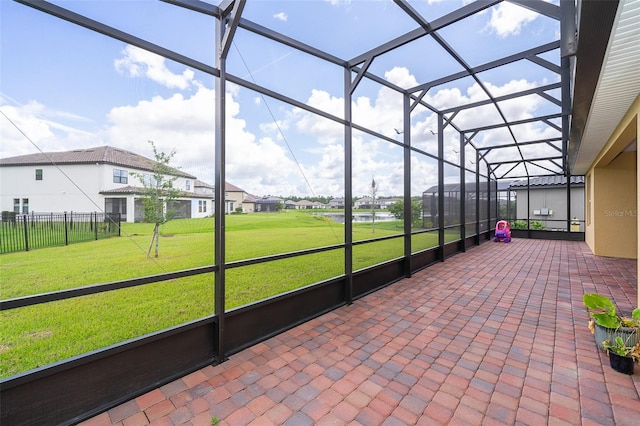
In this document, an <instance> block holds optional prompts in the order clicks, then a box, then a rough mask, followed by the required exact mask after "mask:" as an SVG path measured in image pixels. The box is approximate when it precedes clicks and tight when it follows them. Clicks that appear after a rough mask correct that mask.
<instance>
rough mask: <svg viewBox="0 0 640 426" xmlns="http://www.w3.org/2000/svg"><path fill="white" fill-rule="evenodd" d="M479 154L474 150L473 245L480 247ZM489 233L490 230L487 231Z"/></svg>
mask: <svg viewBox="0 0 640 426" xmlns="http://www.w3.org/2000/svg"><path fill="white" fill-rule="evenodd" d="M481 194H482V193H481V192H480V153H479V152H478V150H477V149H476V218H475V219H476V236H475V241H474V242H475V244H476V245H477V246H479V245H480V195H481ZM487 231H489V232H491V231H490V230H487Z"/></svg>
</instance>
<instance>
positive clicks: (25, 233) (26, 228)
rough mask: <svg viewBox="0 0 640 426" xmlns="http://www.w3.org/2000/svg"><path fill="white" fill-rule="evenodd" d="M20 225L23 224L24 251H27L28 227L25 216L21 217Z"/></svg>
mask: <svg viewBox="0 0 640 426" xmlns="http://www.w3.org/2000/svg"><path fill="white" fill-rule="evenodd" d="M22 223H23V224H24V251H29V232H28V230H29V227H28V226H27V215H24V216H23V218H22Z"/></svg>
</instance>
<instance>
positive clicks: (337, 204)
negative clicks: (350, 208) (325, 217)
mask: <svg viewBox="0 0 640 426" xmlns="http://www.w3.org/2000/svg"><path fill="white" fill-rule="evenodd" d="M329 208H330V209H344V198H332V199H331V200H329Z"/></svg>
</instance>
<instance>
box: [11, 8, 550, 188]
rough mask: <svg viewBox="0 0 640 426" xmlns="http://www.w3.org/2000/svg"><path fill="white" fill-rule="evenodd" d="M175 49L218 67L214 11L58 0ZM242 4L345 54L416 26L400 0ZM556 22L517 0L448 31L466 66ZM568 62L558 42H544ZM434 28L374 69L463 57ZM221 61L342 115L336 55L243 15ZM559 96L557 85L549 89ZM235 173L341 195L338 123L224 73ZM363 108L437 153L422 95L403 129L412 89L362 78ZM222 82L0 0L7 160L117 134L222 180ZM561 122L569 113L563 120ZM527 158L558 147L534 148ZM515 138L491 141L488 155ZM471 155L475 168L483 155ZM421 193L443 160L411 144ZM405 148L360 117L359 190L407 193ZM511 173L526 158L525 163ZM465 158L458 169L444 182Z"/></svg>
mask: <svg viewBox="0 0 640 426" xmlns="http://www.w3.org/2000/svg"><path fill="white" fill-rule="evenodd" d="M53 3H55V4H59V5H61V6H63V7H65V8H68V9H70V10H73V11H75V12H78V13H81V14H84V15H86V16H88V17H90V18H92V19H96V20H99V21H101V22H104V23H106V24H107V25H110V26H113V27H115V28H117V29H120V30H122V31H126V32H129V33H131V34H133V35H135V36H138V37H141V38H145V39H147V40H150V41H152V42H153V43H156V44H159V45H161V46H163V47H165V48H168V49H170V50H174V51H176V52H178V53H181V54H183V55H187V56H190V57H192V58H194V59H196V60H198V61H201V62H203V63H206V64H209V65H214V63H215V62H214V60H215V54H216V46H215V41H214V40H215V37H214V34H215V23H214V20H213V18H211V17H208V16H204V15H200V14H197V13H194V12H191V11H187V10H184V9H182V8H179V7H176V6H173V5H170V4H166V3H163V2H155V1H150V0H141V1H130V0H121V1H113V0H112V1H99V0H98V1H55V2H53ZM247 3H248V4H247V6H246V7H245V10H244V12H243V15H242V16H243V18H245V19H248V20H250V21H253V22H255V23H257V24H260V25H262V26H264V27H267V28H270V29H272V30H273V31H277V32H279V33H282V34H284V35H286V36H288V37H292V38H295V39H297V40H299V41H301V42H303V43H305V44H308V45H310V46H313V47H315V48H318V49H321V50H323V51H326V52H327V53H330V54H332V55H334V56H336V57H338V58H340V59H343V60H349V59H352V58H354V57H356V56H358V55H360V54H363V53H365V52H367V51H369V50H370V49H373V48H375V47H376V46H378V45H380V44H382V43H384V42H386V41H389V40H391V39H393V38H395V37H398V36H400V35H402V34H405V33H407V32H409V31H411V30H414V29H415V28H417V24H416V23H415V22H414V21H413V20H411V19H410V18H409V17H408V16H407V15H406V14H405V13H404V12H402V10H401V9H400V8H399V7H398V6H397V5H395V4H394V3H393V2H392V1H390V0H375V1H374V0H360V1H358V0H351V1H348V0H306V1H257V0H249V1H248V2H247ZM465 3H466V2H463V1H462V0H460V1H458V0H443V1H436V0H429V1H426V0H425V1H411V2H410V4H411V5H412V6H413V7H414V8H415V9H416V10H417V11H418V12H419V13H420V14H421V15H422V16H423V17H425V19H427V20H433V19H436V18H438V17H441V16H443V15H445V14H447V13H449V12H451V11H452V10H454V9H457V8H459V7H461V6H462V5H463V4H465ZM558 33H559V24H558V23H557V22H556V21H554V20H552V19H550V18H546V17H543V16H540V15H538V14H536V13H534V12H532V11H530V10H527V9H524V8H522V7H520V6H517V5H514V4H511V3H508V2H503V3H500V4H499V5H497V6H494V7H492V8H490V9H488V10H486V11H485V12H483V13H481V14H478V15H476V16H473V17H471V18H468V19H465V20H463V21H460V22H458V23H455V24H453V25H451V26H449V27H446V28H444V29H442V30H440V31H439V32H438V34H439V35H440V36H441V37H442V38H443V39H444V40H445V41H446V42H447V43H448V44H449V45H450V46H451V47H453V48H454V49H455V50H456V51H457V52H458V53H459V54H460V55H461V56H462V57H463V58H464V59H465V60H466V61H467V62H468V64H469V65H471V66H475V65H480V64H483V63H487V62H489V61H491V60H495V59H499V58H501V57H503V56H506V55H509V54H513V53H516V52H519V51H522V50H525V49H529V48H532V47H535V46H539V45H542V44H544V43H549V42H551V41H554V40H556V39H557V37H558ZM541 57H542V58H543V59H545V60H547V61H551V62H553V63H556V64H557V63H559V53H558V52H557V51H554V52H552V53H549V54H544V55H541ZM461 70H462V67H461V65H460V64H459V63H457V62H456V61H455V60H453V59H452V58H450V57H449V56H448V55H446V54H445V53H444V50H443V49H442V47H441V46H439V45H438V44H437V43H436V42H435V41H434V40H433V39H432V38H430V37H425V38H421V39H419V40H417V41H415V42H413V43H410V44H408V45H405V46H403V47H402V48H399V49H397V51H394V52H391V53H389V54H386V55H382V56H380V57H377V58H376V59H375V60H374V61H373V63H372V65H371V67H370V69H369V71H370V72H373V73H375V74H376V75H379V76H381V77H382V78H384V79H386V80H387V81H389V82H391V83H393V84H395V85H397V86H399V87H402V88H412V87H415V86H418V85H419V84H422V83H425V82H428V81H431V80H434V79H436V78H438V77H442V76H445V75H449V74H452V73H455V72H458V71H461ZM227 71H228V73H229V74H232V75H234V76H236V77H238V78H241V79H244V80H247V81H249V82H254V83H255V84H258V85H260V86H263V87H265V88H267V89H269V90H272V91H276V92H279V93H281V94H282V95H284V96H287V97H290V98H292V99H294V100H295V101H298V102H301V103H303V104H306V105H309V106H311V107H314V108H317V109H319V110H321V111H324V112H326V113H328V114H331V115H333V116H335V117H338V118H342V117H343V116H344V88H343V80H344V73H343V69H342V68H341V67H338V66H335V65H332V64H327V63H325V62H324V61H322V60H320V59H318V58H315V57H313V56H310V55H307V54H305V53H301V52H299V51H297V50H295V49H292V48H289V47H287V46H282V45H279V44H278V43H275V42H273V41H270V40H266V39H263V38H261V37H259V36H257V35H255V34H252V33H249V32H247V31H245V30H242V29H239V30H238V31H237V33H236V37H235V38H234V43H233V44H232V46H231V49H230V52H229V57H228V59H227ZM480 78H481V81H482V83H483V85H484V87H485V88H486V89H487V90H489V91H490V93H491V95H492V96H494V97H495V96H500V95H503V94H509V93H513V92H517V91H521V90H525V89H528V88H534V87H537V86H541V85H544V84H550V83H554V82H557V81H559V77H558V76H557V75H556V74H555V73H552V72H550V71H548V70H547V69H545V68H542V67H539V66H536V65H534V64H532V63H531V62H528V61H521V62H519V63H516V64H513V65H510V66H509V67H505V69H504V70H498V69H496V70H491V71H487V72H485V73H482V74H480ZM550 94H552V95H553V96H556V97H558V96H559V93H558V92H555V93H554V92H552V93H550ZM226 95H227V97H226V107H227V108H226V109H227V133H226V138H227V147H226V176H227V179H226V180H227V181H228V182H230V183H232V184H234V185H236V186H239V187H241V188H242V189H244V190H245V191H246V192H248V193H251V194H254V195H257V196H264V195H280V196H287V195H297V196H336V197H339V196H342V195H343V194H344V189H343V188H344V152H345V150H344V129H343V127H342V126H341V125H339V124H337V123H336V122H334V121H332V120H329V119H327V118H323V117H321V116H318V115H314V114H311V113H309V112H307V111H304V110H303V109H300V108H297V107H295V106H293V105H290V104H287V103H285V102H282V101H280V100H277V99H274V98H271V97H268V96H263V95H261V94H260V93H258V92H256V91H252V90H250V89H247V88H244V87H241V86H238V85H234V84H229V85H228V86H227V94H226ZM483 99H487V94H486V93H485V91H484V90H483V89H482V88H481V87H480V86H479V85H478V83H477V82H476V81H474V80H473V79H471V78H465V79H460V80H457V81H454V82H452V83H448V84H445V85H441V86H436V87H434V88H432V89H430V90H429V91H428V93H427V94H426V95H425V97H424V100H425V101H427V102H428V103H429V104H430V105H433V106H434V107H436V108H439V109H441V108H448V107H450V106H456V105H461V104H466V103H470V102H475V101H479V100H483ZM501 109H502V112H503V114H504V115H505V117H507V119H520V118H530V117H535V116H539V115H544V114H548V113H551V112H557V109H558V107H557V106H556V105H554V104H552V103H550V102H549V101H548V100H545V99H544V98H542V97H540V96H530V97H527V98H525V99H521V100H518V101H507V102H504V103H502V104H501ZM352 110H353V119H354V122H355V123H356V124H358V125H361V126H366V127H368V128H371V129H372V130H375V131H377V132H379V133H381V134H383V135H385V136H387V137H389V138H391V139H393V140H398V141H400V140H402V138H403V137H404V132H410V134H411V138H412V144H413V146H416V147H418V148H419V149H421V150H424V151H425V152H428V153H432V154H435V153H436V141H437V139H436V135H434V131H436V130H437V118H436V116H435V115H434V114H433V113H431V112H430V111H429V110H427V109H425V108H420V107H418V108H416V110H415V111H414V113H413V114H412V118H411V128H410V129H408V128H407V129H404V128H403V120H402V96H400V95H399V94H398V93H397V92H395V91H393V90H390V89H389V88H386V87H383V86H381V85H379V84H377V83H374V82H371V81H368V80H366V79H363V81H362V82H361V83H360V85H359V86H358V87H357V88H356V90H355V91H354V92H353V102H352ZM214 118H215V80H214V77H212V76H211V75H207V74H205V73H202V72H200V71H197V70H194V69H190V68H188V67H186V66H185V65H182V64H179V63H176V62H172V61H170V60H167V59H165V58H162V57H160V56H157V55H155V54H152V53H150V52H147V51H144V50H141V49H139V48H137V47H134V46H131V45H127V44H126V43H123V42H120V41H117V40H113V39H110V38H108V37H106V36H104V35H101V34H97V33H94V32H91V31H89V30H87V29H85V28H82V27H79V26H77V25H74V24H72V23H69V22H65V21H62V20H60V19H57V18H54V17H52V16H49V15H47V14H45V13H43V12H40V11H37V10H34V9H32V8H30V7H28V6H25V5H22V4H19V3H16V2H14V1H11V0H0V158H7V157H11V156H16V155H23V154H30V153H35V152H39V151H43V152H50V151H64V150H71V149H79V148H90V147H95V146H100V145H111V146H115V147H120V148H123V149H127V150H130V151H133V152H135V153H138V154H141V155H145V156H147V157H152V150H151V146H150V144H149V143H148V141H153V142H154V143H155V145H156V146H157V147H158V149H159V150H160V151H163V152H171V151H174V150H175V156H174V157H173V161H174V163H173V164H172V165H174V166H177V167H179V168H181V169H182V170H184V171H186V172H188V173H191V174H193V175H195V176H197V177H198V178H199V179H200V180H203V181H205V182H208V183H211V184H212V183H213V181H214V164H215V163H214V134H215V132H214V129H215V122H214ZM500 121H501V118H500V116H499V114H498V113H497V111H496V110H495V109H494V108H493V107H481V108H475V109H474V110H472V111H463V112H461V113H460V114H458V115H457V116H456V118H455V123H456V125H458V126H460V127H461V128H473V127H475V126H479V125H484V124H494V123H499V122H500ZM556 124H559V123H556ZM514 133H515V134H516V136H517V137H518V138H521V140H535V139H539V138H543V137H549V138H553V137H558V136H559V132H558V131H557V130H555V129H553V128H552V127H550V126H540V125H524V126H518V128H514ZM444 137H445V156H446V158H447V160H449V161H452V162H454V163H459V162H460V156H459V152H458V151H459V142H458V140H459V137H458V136H457V134H455V133H454V132H452V131H451V129H447V130H445V133H444ZM496 142H498V143H505V144H507V143H512V142H513V139H512V137H511V136H510V135H509V134H507V133H506V132H505V131H499V130H496V131H492V132H484V133H483V134H481V135H478V137H477V139H476V143H477V144H478V145H480V146H482V145H483V144H485V145H486V144H493V143H496ZM524 153H525V155H530V156H532V157H535V156H540V155H548V154H553V153H554V150H553V148H551V147H549V146H547V147H546V148H544V149H542V150H541V149H540V148H535V149H534V148H528V151H527V149H525V152H524ZM513 155H514V153H513V152H509V150H498V151H496V152H492V153H491V154H490V156H493V157H492V160H500V159H501V157H503V158H504V159H505V160H508V159H510V158H512V157H513ZM473 160H475V154H473V155H472V153H471V151H470V150H469V152H468V153H467V160H466V164H465V167H468V168H471V169H475V165H474V164H475V163H474V162H473ZM411 162H412V176H411V178H412V179H411V180H412V188H411V192H412V195H419V194H420V193H421V192H422V191H424V189H426V188H428V187H430V186H432V185H434V184H435V183H436V182H437V163H436V162H435V161H434V160H433V159H431V158H429V157H426V156H423V155H412V158H411ZM402 168H403V151H402V149H401V148H400V147H399V146H397V145H395V144H393V143H389V142H388V141H384V140H381V139H380V138H374V137H372V136H370V135H368V134H364V133H362V132H359V131H354V135H353V195H354V196H363V195H367V194H368V192H369V190H370V189H369V188H370V185H371V180H372V178H375V180H376V181H377V183H378V196H398V195H402V193H403V171H402V170H403V169H402ZM516 171H517V170H516ZM456 179H457V171H455V168H453V167H448V168H447V171H446V180H448V181H455V180H456Z"/></svg>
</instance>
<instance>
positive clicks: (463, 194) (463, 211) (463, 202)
mask: <svg viewBox="0 0 640 426" xmlns="http://www.w3.org/2000/svg"><path fill="white" fill-rule="evenodd" d="M459 150H460V239H461V240H462V247H461V250H462V252H463V253H464V252H465V251H467V242H466V239H465V238H466V236H467V235H466V234H467V233H466V228H467V189H466V188H467V183H466V176H467V169H466V165H465V164H466V160H465V156H466V155H465V152H464V133H460V148H459Z"/></svg>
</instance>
